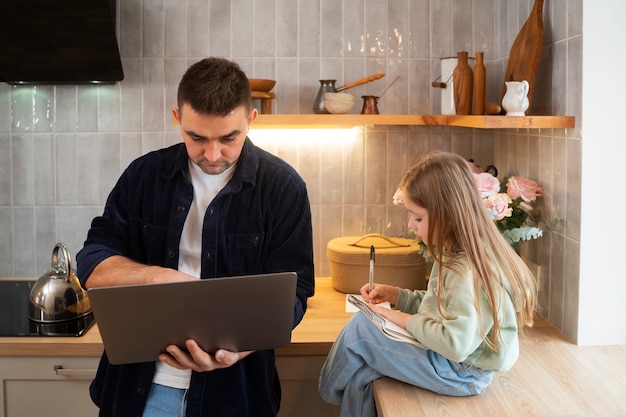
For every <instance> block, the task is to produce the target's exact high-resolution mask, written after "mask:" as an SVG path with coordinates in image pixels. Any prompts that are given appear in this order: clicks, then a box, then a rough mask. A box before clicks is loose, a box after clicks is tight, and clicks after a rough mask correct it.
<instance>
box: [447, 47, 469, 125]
mask: <svg viewBox="0 0 626 417" xmlns="http://www.w3.org/2000/svg"><path fill="white" fill-rule="evenodd" d="M452 83H453V86H454V106H455V109H456V114H472V98H473V95H472V89H473V88H472V87H473V85H474V74H473V71H472V68H471V67H470V66H469V64H468V63H467V51H459V52H457V65H456V67H455V68H454V71H453V72H452Z"/></svg>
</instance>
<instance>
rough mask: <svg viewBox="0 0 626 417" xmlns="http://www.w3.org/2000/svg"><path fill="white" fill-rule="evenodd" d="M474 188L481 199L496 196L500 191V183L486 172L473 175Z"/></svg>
mask: <svg viewBox="0 0 626 417" xmlns="http://www.w3.org/2000/svg"><path fill="white" fill-rule="evenodd" d="M474 180H476V187H478V192H479V193H480V196H481V197H482V198H485V197H489V196H491V195H494V194H497V193H498V192H499V191H500V181H498V179H497V178H496V177H494V176H493V175H491V174H490V173H488V172H481V173H480V174H474Z"/></svg>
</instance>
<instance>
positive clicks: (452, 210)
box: [400, 151, 537, 349]
mask: <svg viewBox="0 0 626 417" xmlns="http://www.w3.org/2000/svg"><path fill="white" fill-rule="evenodd" d="M400 189H401V190H402V192H403V194H404V198H405V199H407V198H408V199H410V200H411V201H412V202H413V203H415V204H417V205H419V206H420V207H423V208H425V209H426V210H428V236H426V240H427V241H428V242H429V243H428V245H427V247H428V250H429V252H430V253H431V255H432V256H433V257H434V259H435V260H436V261H437V263H438V264H439V280H440V281H439V287H440V288H439V291H438V293H437V294H438V295H437V297H438V303H439V310H440V312H442V314H444V312H443V308H442V306H441V294H442V292H443V291H444V289H445V282H443V280H444V275H443V273H442V272H443V270H444V269H445V268H451V269H453V268H454V266H455V259H457V257H456V256H455V254H460V253H463V254H464V255H465V256H466V257H467V259H468V262H469V265H470V267H471V269H472V271H473V276H474V282H473V286H474V292H475V294H476V296H477V297H476V300H475V305H476V309H477V311H478V314H479V316H480V314H481V312H480V308H479V302H478V295H479V294H480V293H481V292H484V293H485V294H486V295H487V297H488V300H489V302H490V304H491V306H492V311H493V322H494V327H493V329H492V332H491V339H488V338H487V335H486V334H485V335H484V338H485V341H486V342H487V344H488V345H489V346H490V347H492V348H493V349H495V348H496V347H497V345H498V340H499V335H500V320H499V319H498V310H499V303H500V296H501V294H502V290H503V289H505V288H507V287H510V289H509V292H510V294H511V297H512V299H513V302H514V303H515V306H516V310H517V317H516V318H517V323H518V327H519V328H520V329H521V328H523V327H524V326H532V324H533V315H534V312H535V308H536V302H537V284H536V282H535V278H534V276H533V274H532V272H531V271H530V270H529V269H528V267H527V266H526V264H525V263H524V262H523V261H522V259H521V258H520V257H519V256H518V255H517V253H516V252H515V251H514V250H513V248H512V247H511V246H510V245H509V244H508V243H507V242H506V240H505V239H504V238H503V237H502V235H501V234H500V232H499V231H498V229H497V227H496V225H495V223H494V222H493V220H491V219H490V218H489V214H488V212H487V210H486V208H485V205H484V203H483V200H482V198H481V197H480V194H479V192H478V189H477V187H476V182H475V180H474V176H473V174H472V172H471V170H470V167H469V164H468V162H467V161H466V160H465V159H463V158H462V157H460V156H459V155H456V154H453V153H448V152H441V151H435V152H430V153H428V154H426V155H424V156H423V158H422V159H421V160H420V161H419V162H418V163H417V164H416V165H415V166H413V167H412V168H411V169H410V170H409V171H408V172H407V173H406V174H405V175H404V176H403V178H402V180H401V182H400ZM500 271H502V272H503V273H504V275H503V274H502V273H501V272H500ZM507 281H508V282H507ZM507 284H508V285H507Z"/></svg>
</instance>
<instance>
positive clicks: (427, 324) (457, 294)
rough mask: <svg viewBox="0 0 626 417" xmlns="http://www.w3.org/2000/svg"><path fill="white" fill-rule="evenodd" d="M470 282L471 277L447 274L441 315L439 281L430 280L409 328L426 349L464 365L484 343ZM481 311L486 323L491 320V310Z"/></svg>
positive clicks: (434, 278)
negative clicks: (438, 303) (438, 300)
mask: <svg viewBox="0 0 626 417" xmlns="http://www.w3.org/2000/svg"><path fill="white" fill-rule="evenodd" d="M471 279H472V277H471V276H469V273H468V274H467V276H465V277H461V276H459V275H458V274H456V273H452V272H450V271H448V272H446V279H445V288H444V289H443V293H442V311H439V307H438V305H437V294H438V292H439V291H442V289H441V288H439V277H438V276H434V277H433V276H431V280H430V282H429V288H428V290H427V291H426V293H425V294H424V296H423V298H422V301H421V303H420V304H419V309H418V311H417V313H416V314H414V315H413V316H412V317H411V318H410V319H409V322H408V324H407V330H408V331H409V332H410V333H411V334H412V335H414V336H415V337H416V338H417V339H418V340H419V341H421V342H422V343H423V344H424V345H426V346H427V347H428V348H430V349H432V350H434V351H436V352H438V353H440V354H441V355H443V356H445V357H446V358H448V359H450V360H453V361H456V362H463V361H464V360H465V359H466V358H468V357H469V356H470V355H471V354H472V353H473V352H474V351H476V350H477V349H478V348H479V346H480V345H481V344H482V343H483V338H482V333H481V325H480V323H479V320H478V314H477V311H476V307H475V305H474V293H473V291H472V287H471V282H472V281H471ZM482 307H483V308H484V310H483V311H482V317H483V319H484V318H489V317H491V311H490V309H488V308H487V306H482ZM489 328H490V326H489Z"/></svg>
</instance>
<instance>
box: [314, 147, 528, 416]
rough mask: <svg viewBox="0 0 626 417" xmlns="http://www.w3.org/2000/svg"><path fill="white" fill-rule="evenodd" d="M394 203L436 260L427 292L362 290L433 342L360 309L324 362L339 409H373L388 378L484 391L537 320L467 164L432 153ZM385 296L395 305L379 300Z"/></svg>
mask: <svg viewBox="0 0 626 417" xmlns="http://www.w3.org/2000/svg"><path fill="white" fill-rule="evenodd" d="M395 200H399V201H400V202H401V203H404V206H405V207H406V209H407V211H408V212H409V215H410V217H409V228H411V229H412V230H414V231H415V233H416V235H417V237H418V238H420V239H421V240H422V241H423V242H424V244H426V246H427V248H428V251H429V252H430V254H431V255H432V256H433V259H434V264H433V268H432V271H431V275H430V280H429V282H428V288H427V289H426V290H418V291H410V290H407V289H400V288H396V287H393V286H389V285H382V284H380V285H374V287H373V289H372V290H371V291H369V285H368V284H366V285H364V286H363V287H362V288H361V295H362V296H363V298H364V300H365V301H369V302H370V303H371V307H372V308H373V309H374V310H375V311H376V312H377V313H379V314H380V315H382V316H384V317H386V318H387V319H388V320H390V321H392V322H394V323H396V324H398V325H400V326H401V327H404V328H406V330H407V331H408V332H409V333H411V334H412V335H413V336H415V338H416V339H417V340H419V341H420V342H421V343H422V344H423V345H425V346H426V347H427V348H428V349H422V348H419V347H416V346H414V345H412V344H409V343H404V342H398V341H394V340H392V339H389V338H388V337H386V336H385V335H383V333H382V332H381V331H379V330H378V328H376V327H375V325H374V324H373V323H371V322H370V320H369V319H368V318H367V317H366V316H365V315H364V314H360V313H358V314H355V315H354V316H353V317H352V318H351V319H350V321H349V322H348V323H347V324H346V326H345V328H344V329H343V330H342V332H341V334H340V335H339V337H338V338H337V341H336V342H335V344H334V345H333V347H332V349H331V351H330V353H329V355H328V358H327V360H326V363H325V364H324V367H323V368H322V372H321V376H320V383H319V390H320V394H321V395H322V398H324V400H325V401H327V402H329V403H333V404H341V416H342V417H347V416H376V408H375V405H374V399H373V396H372V384H371V383H372V381H374V380H375V379H377V378H382V377H385V376H388V377H391V378H394V379H397V380H400V381H403V382H406V383H408V384H412V385H415V386H418V387H421V388H424V389H427V390H431V391H433V392H436V393H440V394H445V395H453V396H467V395H475V394H479V393H480V392H481V391H482V390H483V389H484V388H485V387H487V386H488V385H489V384H490V383H491V380H492V378H493V373H494V371H506V370H508V369H510V368H511V367H512V366H513V364H514V363H515V361H516V360H517V357H518V354H519V341H518V329H520V328H522V327H524V326H531V325H532V323H533V313H534V311H535V303H536V291H537V289H536V283H535V279H534V277H533V276H532V273H531V272H530V270H529V269H528V267H526V265H525V264H524V262H522V260H521V259H520V258H519V256H518V255H517V254H516V253H515V251H514V250H513V249H512V248H511V247H510V246H509V244H507V242H506V241H505V240H504V238H503V237H502V236H501V235H500V232H499V231H498V229H497V228H496V226H495V224H494V223H493V221H492V220H491V219H490V218H489V214H488V213H487V210H486V208H485V206H484V204H483V201H482V199H481V197H480V195H479V193H478V190H477V187H476V183H475V181H474V177H473V174H472V172H471V170H470V167H469V164H468V163H467V162H466V161H465V160H464V159H463V158H461V157H460V156H458V155H455V154H451V153H446V152H431V153H429V154H427V155H425V156H424V157H423V158H422V159H421V160H420V161H419V163H418V164H417V165H415V166H414V167H413V168H411V169H410V170H409V171H408V172H407V173H406V174H405V175H404V177H403V178H402V180H401V182H400V186H399V190H398V192H397V194H396V197H395ZM385 301H388V302H389V303H390V304H391V305H392V306H393V309H391V310H390V309H387V308H384V307H382V306H377V305H376V304H379V303H382V302H385Z"/></svg>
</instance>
